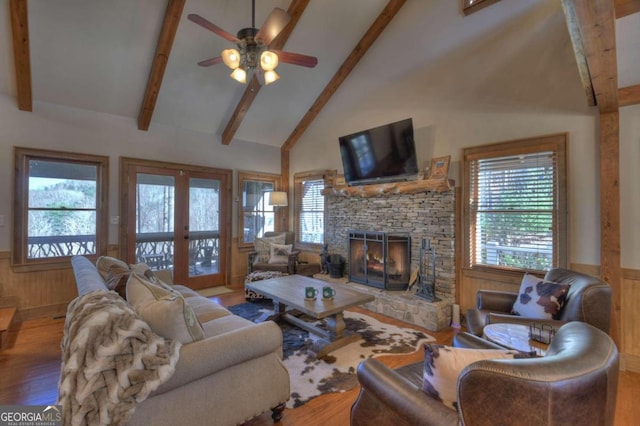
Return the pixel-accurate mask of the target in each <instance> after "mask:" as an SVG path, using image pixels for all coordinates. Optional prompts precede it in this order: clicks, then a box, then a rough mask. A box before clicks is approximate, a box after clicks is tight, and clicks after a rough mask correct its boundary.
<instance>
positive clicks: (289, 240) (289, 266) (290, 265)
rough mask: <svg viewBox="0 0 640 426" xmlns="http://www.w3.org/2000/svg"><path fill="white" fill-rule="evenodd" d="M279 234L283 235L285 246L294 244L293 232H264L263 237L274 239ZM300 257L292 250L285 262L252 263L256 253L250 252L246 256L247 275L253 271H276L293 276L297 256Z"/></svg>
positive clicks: (298, 253) (298, 251) (297, 251)
mask: <svg viewBox="0 0 640 426" xmlns="http://www.w3.org/2000/svg"><path fill="white" fill-rule="evenodd" d="M280 234H285V240H284V243H285V244H291V246H292V247H293V244H294V243H295V234H294V233H293V232H265V233H264V237H275V236H277V235H280ZM299 255H300V250H295V249H294V250H292V251H291V253H290V254H289V256H288V260H287V262H283V263H267V262H261V263H254V262H255V259H256V256H258V252H257V251H251V252H249V253H248V255H247V275H248V274H250V273H252V272H255V271H276V272H282V273H283V274H295V273H296V266H297V264H298V256H299Z"/></svg>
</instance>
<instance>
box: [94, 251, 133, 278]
mask: <svg viewBox="0 0 640 426" xmlns="http://www.w3.org/2000/svg"><path fill="white" fill-rule="evenodd" d="M112 265H117V266H118V267H120V268H122V269H129V265H127V262H123V261H122V260H120V259H116V258H115V257H111V256H100V257H99V258H98V260H96V269H97V270H98V272H99V273H100V275H101V276H102V279H103V280H106V279H107V275H109V269H110V268H111V266H112Z"/></svg>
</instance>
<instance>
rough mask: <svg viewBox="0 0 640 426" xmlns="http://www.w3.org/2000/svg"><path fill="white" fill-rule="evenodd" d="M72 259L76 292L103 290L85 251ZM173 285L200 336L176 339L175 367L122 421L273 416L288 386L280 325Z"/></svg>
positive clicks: (231, 420)
mask: <svg viewBox="0 0 640 426" xmlns="http://www.w3.org/2000/svg"><path fill="white" fill-rule="evenodd" d="M72 265H73V269H74V273H75V277H76V284H77V287H78V293H79V295H80V296H82V295H84V294H87V293H91V292H96V291H98V292H108V291H109V290H108V288H107V286H106V283H105V279H104V278H103V277H102V276H101V275H100V273H99V272H98V270H97V269H96V267H95V265H94V264H93V263H92V262H90V261H89V260H88V259H87V258H84V257H81V256H76V257H74V258H73V259H72ZM173 288H174V289H175V290H177V291H178V292H180V293H181V294H182V296H183V297H184V300H185V301H186V303H187V304H188V305H189V306H190V307H191V308H192V309H193V312H194V313H195V315H196V317H197V318H198V320H199V322H200V323H201V324H202V330H203V331H204V338H203V339H202V340H198V341H194V342H191V343H184V344H182V346H181V347H180V349H179V358H178V360H177V362H175V372H174V373H173V374H172V375H171V376H170V378H169V379H168V380H166V381H165V382H164V383H162V384H160V386H159V387H158V388H157V389H155V390H154V391H152V392H151V393H150V394H149V396H148V397H147V398H146V399H145V400H144V401H142V402H140V403H139V404H137V405H136V407H135V412H134V414H133V415H132V417H131V418H129V420H128V422H127V423H128V424H131V425H150V424H152V425H177V424H188V425H211V424H216V425H234V424H240V423H243V422H245V421H246V420H248V419H251V418H253V417H255V416H257V415H260V414H261V413H263V412H265V411H268V410H270V409H271V410H273V413H272V416H273V417H274V419H276V420H279V418H280V417H281V416H282V411H283V410H284V403H285V402H286V401H287V400H288V399H289V393H290V392H289V373H288V371H287V369H286V367H285V366H284V365H283V364H282V332H281V331H280V329H279V327H278V326H277V325H276V324H275V323H273V322H271V321H268V322H264V323H260V324H255V323H253V322H250V321H248V320H245V319H244V318H241V317H239V316H236V315H233V314H231V313H230V312H229V311H228V310H227V309H225V308H224V307H222V306H220V305H218V304H216V303H215V302H213V301H211V300H209V299H207V298H205V297H202V296H200V295H198V293H196V292H194V291H192V290H191V289H189V288H187V287H184V286H178V285H176V286H173ZM110 296H112V297H113V296H114V295H113V294H111V295H110ZM68 321H69V318H68V319H67V322H68ZM145 324H146V323H145ZM154 331H155V330H154ZM163 337H166V336H163ZM63 368H64V365H63Z"/></svg>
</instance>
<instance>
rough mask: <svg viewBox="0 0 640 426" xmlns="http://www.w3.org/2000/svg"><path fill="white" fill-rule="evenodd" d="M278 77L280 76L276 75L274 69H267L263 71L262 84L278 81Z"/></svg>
mask: <svg viewBox="0 0 640 426" xmlns="http://www.w3.org/2000/svg"><path fill="white" fill-rule="evenodd" d="M279 79H280V76H279V75H278V73H277V72H275V71H274V70H269V71H265V72H264V84H265V86H267V85H269V84H271V83H273V82H275V81H278V80H279Z"/></svg>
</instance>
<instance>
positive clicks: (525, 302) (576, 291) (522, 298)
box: [467, 268, 611, 336]
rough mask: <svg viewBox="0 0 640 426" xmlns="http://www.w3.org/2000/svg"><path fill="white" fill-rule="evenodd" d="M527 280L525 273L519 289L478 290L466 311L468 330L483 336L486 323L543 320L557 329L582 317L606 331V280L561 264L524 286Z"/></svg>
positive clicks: (608, 295) (608, 315)
mask: <svg viewBox="0 0 640 426" xmlns="http://www.w3.org/2000/svg"><path fill="white" fill-rule="evenodd" d="M526 280H527V277H526V276H525V277H524V278H523V283H522V285H521V288H520V291H519V292H507V291H495V290H480V291H479V292H478V293H477V295H476V308H475V309H469V310H468V311H467V331H468V332H469V333H472V334H475V335H476V336H482V331H483V329H484V326H485V325H487V324H491V323H505V322H509V323H518V324H525V325H530V324H531V323H532V322H536V323H544V324H548V325H550V326H552V327H553V328H554V329H556V330H557V329H558V328H559V327H560V326H561V325H562V324H565V323H567V322H569V321H582V322H586V323H587V324H591V325H592V326H594V327H596V328H599V329H600V330H602V331H604V332H605V333H609V326H610V320H611V287H609V285H608V284H607V283H606V282H604V281H602V280H601V279H599V278H597V277H593V276H590V275H586V274H582V273H580V272H575V271H571V270H569V269H564V268H554V269H551V270H549V272H547V274H546V275H545V277H544V279H537V278H536V279H535V280H536V281H537V283H535V282H534V284H533V286H527V285H526V282H525V281H526ZM540 283H543V284H540ZM547 284H548V285H547ZM537 285H540V286H542V285H545V286H546V293H545V292H543V291H540V293H543V297H539V296H538V295H537V294H536V293H537V289H536V286H537ZM543 299H544V300H543ZM553 304H556V305H557V309H555V308H554V307H553ZM536 308H538V309H540V310H541V311H540V312H539V314H536V312H535V309H536ZM519 311H520V312H519ZM545 315H546V318H545Z"/></svg>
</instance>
